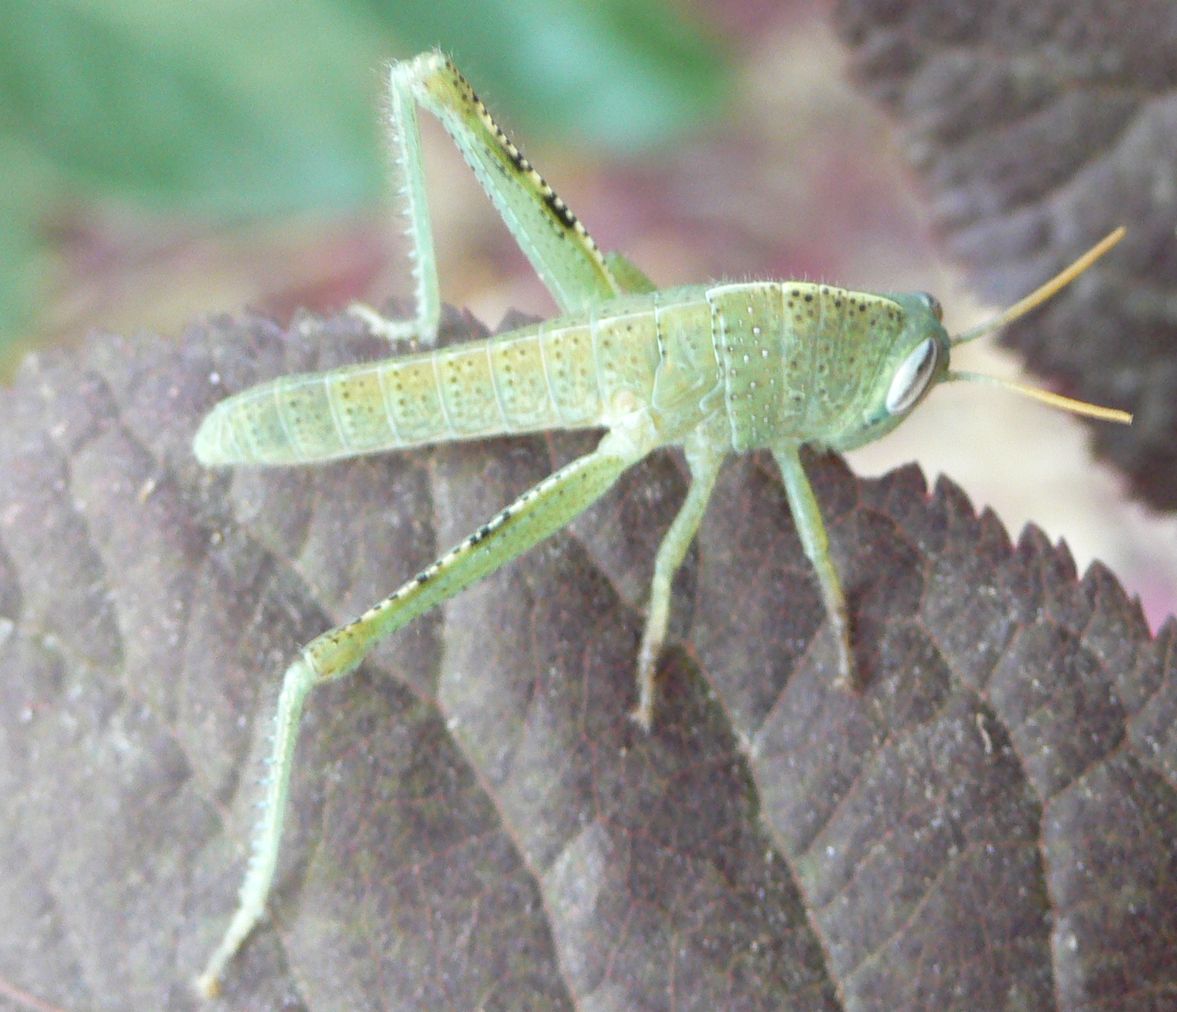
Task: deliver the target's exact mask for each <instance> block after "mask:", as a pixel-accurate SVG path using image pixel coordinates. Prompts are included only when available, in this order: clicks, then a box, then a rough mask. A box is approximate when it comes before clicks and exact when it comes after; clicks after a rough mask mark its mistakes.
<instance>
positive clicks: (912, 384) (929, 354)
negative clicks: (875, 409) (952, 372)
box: [883, 337, 938, 415]
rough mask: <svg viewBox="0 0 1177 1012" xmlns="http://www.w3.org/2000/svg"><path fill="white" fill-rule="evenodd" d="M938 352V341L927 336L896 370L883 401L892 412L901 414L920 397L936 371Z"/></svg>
mask: <svg viewBox="0 0 1177 1012" xmlns="http://www.w3.org/2000/svg"><path fill="white" fill-rule="evenodd" d="M937 354H938V352H937V349H936V342H935V341H934V340H933V339H932V338H930V337H925V338H924V339H923V340H922V341H921V342H920V343H919V344H917V345H916V346H915V348H914V350H913V351H912V353H911V354H910V355H908V356H907V358H905V359H904V360H903V364H902V365H900V366H899V368H898V369H896V370H895V375H894V376H893V377H892V378H891V387H890V389H888V391H887V399H886V400H885V401H884V402H883V403H884V405H885V406H886V408H887V411H888V412H889V413H890V414H892V415H901V414H903V412H904V411H906V410H907V409H908V408H910V407H911V406H912V405H913V404H914V403H915V402H916V401H918V400H919V399H920V395H921V394H922V393H923V392H924V390H925V389H926V388H927V385H928V381H929V380H930V379H931V378H932V373H934V372H935V371H936V356H937Z"/></svg>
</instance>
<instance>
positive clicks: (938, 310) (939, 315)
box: [915, 292, 944, 323]
mask: <svg viewBox="0 0 1177 1012" xmlns="http://www.w3.org/2000/svg"><path fill="white" fill-rule="evenodd" d="M915 294H916V298H917V299H919V300H920V302H922V303H923V304H924V305H925V306H927V307H928V312H930V313H931V314H932V315H933V316H934V317H936V322H937V323H939V322H940V321H942V320H943V319H944V307H943V306H941V305H940V300H939V299H938V298H936V296H934V295H929V294H928V293H927V292H916V293H915Z"/></svg>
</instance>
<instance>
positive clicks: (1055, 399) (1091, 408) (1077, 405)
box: [944, 225, 1132, 425]
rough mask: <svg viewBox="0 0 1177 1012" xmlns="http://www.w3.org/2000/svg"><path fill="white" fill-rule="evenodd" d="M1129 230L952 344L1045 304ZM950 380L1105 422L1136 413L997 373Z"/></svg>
mask: <svg viewBox="0 0 1177 1012" xmlns="http://www.w3.org/2000/svg"><path fill="white" fill-rule="evenodd" d="M1126 232H1127V229H1125V228H1124V226H1123V225H1121V226H1120V227H1119V228H1117V229H1115V230H1114V231H1112V232H1109V233H1108V234H1107V235H1105V236H1104V237H1103V238H1102V239H1101V240H1100V241H1099V242H1097V243H1096V244H1095V245H1094V246H1092V247H1091V249H1089V250H1088V251H1087V252H1086V253H1084V254H1083V255H1082V256H1081V257H1079V259H1078V260H1076V261H1075V262H1074V263H1073V264H1071V266H1070V267H1066V268H1064V269H1063V270H1061V271H1059V273H1058V274H1056V275H1055V276H1054V277H1053V278H1051V279H1050V280H1049V281H1047V282H1046V284H1044V285H1040V286H1039V287H1038V288H1035V289H1034V291H1032V292H1031V293H1030V294H1029V295H1027V296H1026V297H1025V298H1023V299H1019V300H1018V301H1017V302H1015V303H1014V304H1013V305H1012V306H1010V307H1009V309H1007V310H1006V311H1005V312H1004V313H999V314H998V315H997V316H995V317H993V319H991V320H988V321H986V322H985V323H982V324H981V325H980V326H978V327H973V328H972V329H970V330H966V331H965V332H964V333H963V334H957V335H955V336H953V337H950V338H949V339H948V340H949V343H950V344H951V345H952V346H953V347H955V346H956V345H958V344H965V343H966V342H968V341H975V340H976V339H977V338H978V337H982V336H984V335H985V334H990V333H992V332H993V331H995V330H998V329H1000V328H1001V327H1004V326H1005V325H1006V324H1007V323H1011V322H1013V321H1014V320H1016V319H1017V318H1018V317H1020V316H1024V315H1025V314H1026V313H1028V312H1030V310H1031V309H1034V308H1035V307H1037V306H1040V305H1042V303H1044V302H1045V301H1046V300H1047V299H1049V298H1050V297H1051V296H1052V295H1054V294H1055V293H1057V292H1058V291H1059V290H1060V289H1062V288H1064V287H1066V286H1067V285H1069V284H1070V283H1071V282H1072V281H1074V280H1075V278H1077V277H1078V276H1079V275H1080V274H1082V273H1083V272H1084V271H1085V270H1087V268H1088V267H1090V266H1091V265H1092V264H1093V263H1095V261H1096V260H1098V259H1099V258H1100V257H1101V256H1103V255H1104V254H1105V253H1106V252H1107V251H1108V250H1110V249H1111V248H1112V247H1113V246H1115V245H1116V243H1118V242H1119V241H1120V240H1121V239H1123V238H1124V235H1125V233H1126ZM944 378H945V379H946V380H964V381H966V382H969V383H989V384H992V385H994V386H1000V387H1005V388H1006V389H1007V390H1013V391H1015V392H1016V393H1019V394H1024V395H1025V396H1027V397H1032V398H1033V399H1034V400H1036V401H1041V402H1042V403H1043V404H1049V405H1050V406H1051V407H1055V408H1062V409H1063V410H1064V411H1071V412H1074V413H1075V414H1077V415H1086V416H1087V417H1088V418H1098V419H1101V420H1102V421H1105V422H1121V423H1123V424H1124V425H1131V424H1132V415H1131V414H1129V413H1128V412H1127V411H1120V410H1118V409H1117V408H1105V407H1101V406H1100V405H1098V404H1089V403H1088V402H1087V401H1079V400H1075V399H1074V398H1073V397H1064V396H1063V395H1062V394H1056V393H1052V392H1051V391H1049V390H1039V389H1038V388H1037V387H1032V386H1026V385H1025V384H1024V383H1017V382H1014V381H1013V380H1006V379H1000V378H999V377H997V376H986V375H984V374H982V373H975V372H956V371H953V370H949V372H948V375H947V376H945V377H944Z"/></svg>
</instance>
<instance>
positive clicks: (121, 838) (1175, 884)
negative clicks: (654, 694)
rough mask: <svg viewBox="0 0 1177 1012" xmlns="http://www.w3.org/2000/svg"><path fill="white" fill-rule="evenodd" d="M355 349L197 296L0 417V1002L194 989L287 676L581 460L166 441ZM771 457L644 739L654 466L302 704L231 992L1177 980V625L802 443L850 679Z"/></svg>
mask: <svg viewBox="0 0 1177 1012" xmlns="http://www.w3.org/2000/svg"><path fill="white" fill-rule="evenodd" d="M449 331H450V335H451V336H452V337H461V336H470V335H472V334H476V333H478V332H479V331H478V329H477V327H476V325H474V324H473V323H472V321H470V320H469V318H463V317H457V316H451V317H450V319H449ZM384 353H386V349H385V348H382V347H381V346H380V345H379V344H378V343H377V342H374V341H373V340H372V339H370V338H366V337H364V336H362V335H361V333H360V328H359V326H358V325H357V324H356V323H355V322H353V321H351V320H349V319H347V318H338V319H332V320H326V321H315V320H311V319H305V320H302V321H300V325H299V326H296V327H294V328H293V329H292V330H291V331H290V332H287V333H284V332H282V331H281V330H280V329H279V328H277V327H275V326H274V325H273V324H271V323H269V322H267V321H265V320H263V319H259V318H256V317H250V318H246V319H243V320H241V321H234V320H229V319H218V320H215V321H213V322H211V323H208V324H204V325H200V326H194V327H192V328H191V329H190V330H189V331H188V332H187V333H186V334H185V336H184V339H183V341H182V342H181V343H180V344H178V345H169V344H167V343H165V342H162V341H160V340H158V339H155V338H150V337H145V338H141V339H135V340H128V339H121V338H114V337H101V338H96V339H92V340H91V341H90V342H89V343H88V344H87V345H86V346H85V347H83V348H82V349H80V350H77V351H73V352H61V353H54V354H50V355H45V356H41V357H37V358H30V359H29V360H28V361H27V362H26V363H25V365H24V367H23V368H22V370H21V371H20V374H19V376H18V377H17V381H16V385H15V386H14V388H13V389H12V390H10V391H8V392H7V393H6V395H5V396H4V398H3V399H2V400H0V475H3V480H2V481H0V665H2V670H3V671H4V672H5V676H6V677H5V678H4V680H3V691H4V703H5V705H4V707H3V710H2V713H3V723H2V724H0V745H2V747H3V758H2V761H0V774H2V776H3V781H2V788H3V790H4V795H5V797H7V798H8V809H7V816H8V817H7V818H6V819H5V820H4V825H5V827H6V828H5V830H4V832H3V835H2V836H0V848H2V861H3V866H4V868H5V869H6V871H7V873H6V875H5V877H4V882H5V886H4V888H3V889H2V890H0V992H2V993H4V994H5V995H7V996H10V997H11V996H18V997H21V996H23V999H27V1000H28V1001H32V1000H33V999H35V1000H37V1001H40V1002H43V1003H47V1004H51V1005H58V1006H62V1007H98V1006H110V1005H117V1006H120V1007H136V1008H147V1007H169V1008H179V1007H186V1006H189V1005H191V1004H192V1003H194V998H193V996H192V992H191V980H192V978H193V976H194V975H195V973H196V972H197V971H198V969H199V967H200V966H201V965H202V964H203V962H204V960H205V958H206V957H207V955H208V953H209V951H210V950H211V948H212V946H213V945H214V944H215V942H216V940H217V939H218V938H219V936H220V933H221V931H222V930H223V928H224V926H225V923H226V919H227V917H228V915H229V913H230V912H231V909H232V907H233V904H234V902H235V894H236V888H237V885H238V883H239V880H240V875H241V871H242V865H243V854H244V848H245V845H246V841H247V838H248V834H249V830H250V827H251V825H252V822H253V818H254V814H253V810H252V807H251V806H252V805H253V803H254V802H255V801H256V800H257V798H258V796H259V792H258V790H257V781H258V779H259V777H260V772H261V770H260V764H261V757H262V756H263V755H264V754H265V751H266V742H267V738H268V734H269V730H270V721H271V715H272V709H273V704H274V699H275V695H276V692H277V684H278V680H279V677H280V674H281V671H282V669H283V668H284V666H285V664H286V663H287V662H288V661H289V659H290V658H291V656H292V655H293V653H294V652H295V650H297V648H298V646H299V645H300V644H301V643H303V642H305V641H306V640H308V639H310V638H311V637H312V636H314V635H315V634H316V633H318V632H320V631H322V630H323V629H324V628H326V627H327V626H328V625H330V624H331V623H334V622H337V621H340V620H343V619H345V618H348V617H350V616H352V615H354V614H355V613H357V612H358V611H360V610H361V609H362V608H364V607H365V606H366V605H367V604H369V603H371V602H372V601H374V600H376V599H377V598H379V597H381V596H382V595H383V594H385V593H386V592H388V591H389V590H390V589H391V588H393V587H394V586H395V585H397V584H398V583H399V582H400V581H401V580H402V579H403V578H405V577H406V576H408V575H409V574H411V573H413V572H414V571H415V570H416V569H417V568H419V567H420V566H421V565H422V564H423V563H425V562H427V561H429V560H430V559H432V558H433V557H434V556H435V555H437V554H438V553H439V552H440V551H442V550H444V549H445V548H446V547H448V546H449V545H450V544H452V543H454V542H456V541H457V540H458V539H460V538H461V537H462V536H463V535H465V534H467V533H468V532H469V531H470V530H472V529H473V528H474V527H475V526H476V524H477V523H479V522H480V521H481V520H482V519H484V518H485V517H487V516H489V515H491V514H492V513H493V512H494V511H495V510H497V509H498V508H500V507H501V506H502V505H503V504H504V503H505V502H507V501H508V500H509V499H510V498H511V497H513V496H514V495H516V494H517V493H518V492H520V491H521V490H522V489H523V488H525V487H527V486H528V485H529V484H532V483H534V482H536V481H538V480H539V479H540V478H542V477H543V476H544V475H546V474H548V473H550V472H551V471H552V470H553V469H554V467H556V466H557V465H558V463H559V462H561V461H563V460H566V459H568V458H569V457H571V456H573V455H574V454H576V453H578V452H581V451H582V450H584V449H585V448H586V447H587V446H588V445H591V438H590V437H587V436H585V435H584V434H580V435H568V434H563V435H553V436H551V437H547V438H531V439H502V440H494V441H487V442H481V443H470V444H464V445H459V444H450V445H444V446H440V447H437V448H433V449H427V450H420V451H414V452H411V453H402V454H388V455H382V456H375V457H371V458H367V459H362V460H356V461H351V462H345V463H337V464H331V465H326V466H321V467H307V468H298V469H288V470H270V471H248V470H245V469H240V470H233V469H229V470H220V471H216V472H210V471H204V470H202V469H200V468H199V467H198V466H197V464H196V462H195V461H194V460H193V459H192V456H191V451H190V441H191V437H192V433H193V432H194V430H195V428H196V425H197V423H198V421H199V419H200V417H201V415H202V414H203V412H205V411H206V410H207V409H208V408H209V407H211V405H212V404H213V403H214V402H216V401H217V400H219V399H220V398H221V397H223V396H225V395H226V394H227V393H229V392H231V391H234V390H237V389H241V388H243V387H245V386H247V385H249V384H250V383H253V382H255V381H257V380H260V379H263V378H268V377H271V376H275V375H280V374H282V373H285V372H291V371H295V370H300V369H308V368H320V367H324V366H326V365H330V364H335V363H337V362H341V361H352V360H356V359H360V358H364V357H372V356H374V355H379V354H384ZM770 465H771V462H770V461H768V460H767V459H764V458H761V457H759V456H752V457H747V458H741V459H737V460H734V461H733V462H731V463H730V464H729V466H728V468H727V469H726V470H725V472H724V475H723V477H722V478H721V482H720V486H719V488H718V490H717V492H716V494H715V498H714V500H713V503H712V506H711V509H710V512H709V514H708V516H707V519H706V521H705V522H704V525H703V528H702V531H701V533H700V537H699V541H698V545H697V547H696V548H695V549H693V550H692V552H691V554H690V556H689V560H688V564H687V566H686V568H685V570H684V572H683V574H682V578H681V580H680V582H679V583H678V585H677V592H676V596H675V617H674V621H673V623H672V630H671V631H672V639H673V642H672V643H671V645H670V646H669V648H668V650H667V652H666V654H665V656H664V658H663V661H662V666H661V674H660V681H659V696H658V706H657V710H656V715H655V728H654V731H653V733H652V734H651V735H649V736H647V735H644V734H642V733H641V732H639V731H638V730H637V729H636V728H635V727H634V725H633V724H632V723H631V722H630V721H629V720H628V718H627V712H628V711H629V710H630V709H631V708H632V707H633V705H634V702H635V696H634V664H635V655H636V649H637V642H638V637H639V634H640V630H641V624H642V617H643V611H642V609H643V604H644V598H645V594H646V585H647V581H648V579H649V573H650V570H651V566H652V558H653V551H654V548H655V547H656V544H657V541H658V539H659V537H660V536H661V533H662V531H663V530H664V529H665V527H666V525H667V524H668V523H669V521H670V518H671V516H672V515H673V513H674V510H675V508H676V506H677V504H678V502H679V499H680V497H681V495H682V493H683V490H684V487H685V482H684V477H683V468H682V465H681V462H680V459H679V458H678V456H677V455H674V454H657V455H655V456H654V457H653V458H652V459H650V460H648V461H646V462H644V463H642V464H641V465H639V466H638V467H636V468H635V469H634V470H633V471H632V472H631V473H630V474H628V475H626V476H625V478H624V479H623V480H622V481H621V482H620V483H619V485H618V487H617V488H616V489H615V490H614V491H613V492H611V493H610V494H609V495H608V496H607V497H606V498H605V500H604V501H603V502H602V503H600V504H599V505H598V506H597V507H596V508H594V509H593V510H591V511H590V512H589V513H588V514H586V515H584V516H583V517H581V518H580V519H579V520H578V521H576V522H575V523H574V524H573V526H572V527H571V529H570V530H569V531H567V532H565V533H563V534H561V535H559V536H557V537H555V538H553V539H551V540H550V541H549V542H547V543H545V544H544V545H542V546H540V547H538V548H537V549H536V550H534V551H533V552H531V553H530V554H528V555H526V556H524V557H523V558H522V559H520V560H519V561H518V562H516V563H514V564H512V565H509V566H507V567H506V568H505V569H503V570H501V571H500V572H499V573H497V574H495V575H494V576H492V577H490V578H488V579H486V580H485V581H483V582H482V583H481V584H478V585H476V586H475V587H473V588H471V589H470V590H469V591H467V592H466V593H464V594H463V595H461V596H459V597H458V598H456V599H455V600H454V601H453V602H451V603H450V604H449V605H448V606H447V607H445V608H443V609H441V610H439V611H438V612H436V613H433V614H431V615H429V616H427V617H425V618H424V619H422V620H420V621H418V622H416V623H414V624H413V625H411V626H410V627H409V628H407V629H406V630H404V631H403V632H402V633H400V634H399V635H397V636H395V637H394V638H393V639H392V640H391V641H389V642H388V643H387V644H385V645H384V646H383V647H382V648H380V649H379V650H378V651H377V652H376V653H375V654H374V655H373V657H372V658H371V660H370V661H369V662H368V663H366V664H365V665H364V666H363V667H362V668H361V670H360V672H359V673H358V674H357V675H355V676H354V677H352V678H349V679H346V680H344V681H343V682H340V683H337V684H334V685H331V686H329V687H326V688H323V689H320V690H318V691H317V692H316V693H315V694H314V695H312V697H311V699H310V701H309V707H308V711H307V716H306V720H305V723H304V729H303V735H302V740H301V743H300V747H299V754H298V763H297V767H296V771H295V776H294V785H293V796H292V811H291V817H290V820H289V822H288V829H287V835H286V838H285V840H284V841H283V849H282V861H281V868H280V873H279V881H278V886H277V889H276V892H275V893H274V895H273V896H272V898H271V899H272V902H271V904H270V909H271V911H272V914H273V922H272V924H269V925H264V926H263V927H262V928H261V929H260V930H259V931H258V932H257V933H256V934H255V935H254V937H253V938H252V939H251V940H250V941H249V942H248V943H247V945H246V948H245V950H244V952H243V953H242V955H241V956H240V958H239V959H238V960H237V961H236V962H234V963H233V964H232V965H231V967H230V975H229V977H228V979H227V981H226V992H227V1005H229V1006H230V1007H234V1008H275V1007H280V1006H289V1007H307V1008H339V1007H414V1008H442V1007H446V1008H474V1007H485V1008H521V1007H543V1008H559V1007H572V1006H587V1005H596V1006H599V1007H609V1008H634V1007H648V1008H675V1009H680V1008H700V1009H704V1008H706V1009H712V1008H765V1009H769V1008H771V1009H779V1008H799V1009H800V1008H804V1009H812V1008H836V1007H843V1006H845V1007H852V1008H902V1007H915V1006H923V1007H960V1008H966V1007H967V1008H994V1007H1007V1006H1018V1007H1030V1008H1041V1007H1047V1006H1051V1005H1057V1006H1059V1007H1063V1008H1092V1007H1097V1006H1102V1007H1112V1006H1115V1007H1118V1008H1123V1007H1139V1008H1144V1007H1161V1006H1164V1005H1166V1004H1168V1003H1172V1002H1174V1001H1177V968H1175V964H1174V961H1173V959H1172V953H1173V951H1174V945H1175V943H1177V914H1175V913H1174V911H1175V910H1177V844H1175V843H1174V841H1175V840H1177V792H1175V790H1174V787H1175V776H1177V735H1175V734H1174V731H1173V725H1174V712H1175V710H1177V693H1175V683H1174V673H1175V671H1177V659H1175V653H1174V647H1175V645H1177V626H1175V625H1174V624H1173V623H1169V624H1168V625H1166V627H1165V628H1164V629H1163V630H1162V632H1161V634H1160V636H1159V638H1158V640H1157V641H1156V642H1152V641H1150V638H1149V635H1148V632H1147V629H1146V628H1145V624H1144V622H1143V620H1142V618H1141V615H1140V611H1139V608H1138V607H1137V605H1136V604H1134V603H1133V602H1130V601H1128V600H1127V599H1126V597H1125V595H1124V594H1123V592H1122V591H1121V590H1120V588H1119V586H1118V584H1117V583H1116V581H1115V579H1114V577H1112V576H1111V574H1109V573H1108V572H1106V571H1105V570H1103V569H1102V568H1100V567H1094V568H1092V569H1091V570H1090V571H1089V572H1088V573H1087V574H1086V575H1085V576H1084V577H1083V578H1082V579H1081V580H1080V579H1077V578H1076V574H1075V572H1074V569H1073V566H1072V565H1071V562H1070V560H1069V558H1068V556H1067V555H1066V552H1065V550H1063V549H1059V548H1053V547H1051V546H1050V545H1049V544H1047V543H1045V541H1044V539H1042V538H1041V537H1040V536H1039V535H1037V534H1036V533H1035V532H1034V531H1033V530H1031V531H1030V532H1029V533H1028V534H1026V535H1025V536H1024V537H1023V539H1022V541H1021V542H1020V543H1019V544H1017V545H1016V546H1015V545H1011V544H1010V542H1009V540H1008V538H1007V536H1006V534H1005V532H1004V531H1003V530H1002V529H1001V527H1000V526H999V524H998V523H997V522H996V521H995V519H994V518H993V517H992V516H991V515H989V514H983V515H982V516H980V517H977V516H976V515H975V514H974V512H973V510H972V507H971V506H970V505H969V503H968V502H967V501H966V500H965V499H964V497H963V495H962V494H961V493H960V492H959V491H958V490H957V489H956V488H955V487H954V486H953V485H951V484H950V483H949V482H946V481H943V482H940V483H939V484H938V485H937V486H936V488H935V489H933V490H932V491H930V492H929V490H928V489H927V488H926V487H925V485H924V482H923V479H922V477H921V475H920V474H919V472H918V471H917V470H915V469H913V468H905V469H902V470H899V471H896V472H894V473H892V474H891V475H889V476H887V477H886V478H883V479H881V480H878V481H859V480H857V479H855V478H854V477H853V476H852V475H850V474H849V472H848V471H847V470H846V469H845V468H844V466H843V465H842V464H841V463H840V462H839V461H837V460H835V459H814V460H812V461H811V470H812V473H813V477H814V483H815V486H816V489H817V494H818V496H819V499H820V501H821V503H822V506H823V509H824V511H825V514H826V517H827V520H828V523H829V527H830V534H831V539H832V544H833V551H834V554H835V558H836V561H837V564H838V566H839V568H840V570H841V571H842V573H843V574H844V577H845V583H846V586H847V589H848V593H849V597H850V601H851V609H852V613H853V616H854V622H855V631H856V646H857V650H858V654H859V660H860V663H861V665H862V667H863V669H864V671H865V672H866V673H867V675H868V677H869V680H870V681H869V687H868V689H867V691H866V692H865V693H864V694H862V695H853V694H848V693H846V692H844V691H840V690H838V689H837V688H835V687H834V685H833V672H834V657H833V649H832V647H833V644H832V640H831V638H830V636H829V632H828V629H827V628H826V625H825V623H824V615H823V611H822V606H821V601H820V595H819V593H818V590H817V587H816V584H815V582H814V579H813V576H812V573H811V571H810V569H809V567H808V565H807V563H806V562H805V559H804V556H803V554H802V552H801V548H800V544H799V542H798V540H797V536H796V533H795V531H794V528H793V525H792V521H791V520H790V518H789V515H788V511H787V508H786V506H785V500H784V495H783V492H782V489H781V487H780V484H779V481H778V479H777V477H776V475H775V473H774V472H773V470H772V468H771V466H770ZM26 1003H27V1002H26Z"/></svg>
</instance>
